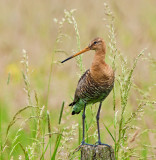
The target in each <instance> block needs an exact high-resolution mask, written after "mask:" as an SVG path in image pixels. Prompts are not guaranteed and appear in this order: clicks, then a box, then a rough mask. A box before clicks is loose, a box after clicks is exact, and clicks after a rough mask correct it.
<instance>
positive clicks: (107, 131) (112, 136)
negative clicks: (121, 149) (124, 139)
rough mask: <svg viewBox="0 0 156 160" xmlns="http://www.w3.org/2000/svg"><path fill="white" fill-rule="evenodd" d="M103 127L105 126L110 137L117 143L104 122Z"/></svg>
mask: <svg viewBox="0 0 156 160" xmlns="http://www.w3.org/2000/svg"><path fill="white" fill-rule="evenodd" d="M103 125H104V126H105V128H106V130H107V132H108V133H109V135H110V136H111V137H112V139H113V141H114V142H115V138H114V136H113V135H112V133H111V132H110V130H109V129H108V127H107V126H106V125H105V124H104V122H103Z"/></svg>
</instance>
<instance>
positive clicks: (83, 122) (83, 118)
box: [81, 104, 92, 146]
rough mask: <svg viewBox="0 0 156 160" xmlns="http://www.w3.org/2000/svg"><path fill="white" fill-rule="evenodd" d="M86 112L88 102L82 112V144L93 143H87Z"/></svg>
mask: <svg viewBox="0 0 156 160" xmlns="http://www.w3.org/2000/svg"><path fill="white" fill-rule="evenodd" d="M85 112H86V104H85V106H84V109H83V114H82V126H83V139H82V142H81V145H91V144H88V143H85V118H86V115H85ZM91 146H92V145H91Z"/></svg>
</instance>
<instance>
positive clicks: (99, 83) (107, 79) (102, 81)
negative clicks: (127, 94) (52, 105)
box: [62, 37, 115, 143]
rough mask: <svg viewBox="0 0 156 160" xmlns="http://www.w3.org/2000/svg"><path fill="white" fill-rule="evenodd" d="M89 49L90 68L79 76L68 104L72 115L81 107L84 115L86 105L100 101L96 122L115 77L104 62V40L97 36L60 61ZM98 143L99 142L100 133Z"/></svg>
mask: <svg viewBox="0 0 156 160" xmlns="http://www.w3.org/2000/svg"><path fill="white" fill-rule="evenodd" d="M89 50H95V55H94V59H93V62H92V65H91V68H90V69H88V70H87V71H86V72H85V73H84V74H83V75H82V76H81V78H80V80H79V82H78V85H77V88H76V91H75V96H74V101H73V102H72V103H71V104H70V106H73V110H72V115H74V114H78V113H80V112H81V110H82V109H84V113H83V115H85V107H86V105H88V104H91V103H93V104H94V103H96V102H100V107H99V110H98V114H97V123H98V119H99V113H100V109H101V105H102V102H103V100H104V99H105V98H106V97H107V96H108V94H109V93H110V91H111V90H112V88H113V85H114V78H115V76H114V71H113V69H112V68H111V67H110V66H109V65H108V64H106V62H105V54H106V45H105V42H104V40H103V39H102V38H99V37H98V38H95V39H94V40H92V41H91V43H90V44H89V46H88V47H86V48H85V49H83V50H82V51H80V52H78V53H76V54H75V55H73V56H71V57H69V58H67V59H66V60H64V61H62V63H63V62H65V61H67V60H69V59H71V58H73V57H75V56H77V55H79V54H82V53H84V52H86V51H89ZM84 117H85V116H84ZM83 120H84V118H83ZM83 124H84V123H83ZM83 128H84V127H83ZM98 133H99V127H98ZM83 142H84V137H83ZM99 143H101V141H100V133H99Z"/></svg>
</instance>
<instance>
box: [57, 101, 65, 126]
mask: <svg viewBox="0 0 156 160" xmlns="http://www.w3.org/2000/svg"><path fill="white" fill-rule="evenodd" d="M63 109H64V101H63V102H62V107H61V111H60V116H59V121H58V124H61V119H62V114H63Z"/></svg>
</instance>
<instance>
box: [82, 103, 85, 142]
mask: <svg viewBox="0 0 156 160" xmlns="http://www.w3.org/2000/svg"><path fill="white" fill-rule="evenodd" d="M85 111H86V104H85V106H84V109H83V114H82V126H83V139H82V143H81V144H82V145H83V144H85V118H86V116H85Z"/></svg>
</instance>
